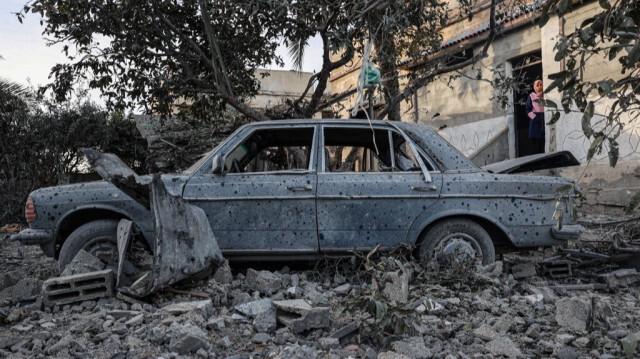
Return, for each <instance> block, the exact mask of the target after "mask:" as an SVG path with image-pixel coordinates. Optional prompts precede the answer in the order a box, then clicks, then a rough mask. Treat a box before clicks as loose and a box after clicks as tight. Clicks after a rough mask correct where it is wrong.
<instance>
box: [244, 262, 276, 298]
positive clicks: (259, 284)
mask: <svg viewBox="0 0 640 359" xmlns="http://www.w3.org/2000/svg"><path fill="white" fill-rule="evenodd" d="M247 284H248V285H249V287H250V288H251V289H253V290H257V291H259V292H262V293H267V294H271V293H273V292H276V291H277V290H279V289H281V288H282V279H281V278H280V277H278V276H276V275H275V274H273V273H271V272H269V271H266V270H262V271H257V270H254V269H252V268H249V270H247Z"/></svg>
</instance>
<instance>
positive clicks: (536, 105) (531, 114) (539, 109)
mask: <svg viewBox="0 0 640 359" xmlns="http://www.w3.org/2000/svg"><path fill="white" fill-rule="evenodd" d="M529 96H530V97H531V107H532V108H533V111H531V112H529V113H528V114H527V115H528V116H529V118H530V119H532V120H533V119H534V118H536V114H535V113H536V112H544V106H543V105H542V104H541V103H538V101H537V100H544V95H542V96H538V94H537V93H535V92H532V93H531V95H529Z"/></svg>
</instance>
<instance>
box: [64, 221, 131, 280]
mask: <svg viewBox="0 0 640 359" xmlns="http://www.w3.org/2000/svg"><path fill="white" fill-rule="evenodd" d="M117 231H118V220H116V219H102V220H98V221H92V222H88V223H85V224H83V225H82V226H80V227H78V228H77V229H76V230H75V231H73V232H72V233H71V234H70V235H69V237H67V240H66V241H65V242H64V243H63V244H62V248H61V249H60V256H59V257H58V266H59V267H60V273H62V271H64V268H65V267H66V266H67V264H69V263H70V262H71V261H72V260H73V258H75V256H76V254H78V252H79V251H80V249H84V250H85V251H87V252H88V253H90V254H92V255H93V256H95V257H97V258H98V259H100V260H101V261H103V262H105V263H106V264H107V265H112V264H114V263H115V264H117V262H118V241H117Z"/></svg>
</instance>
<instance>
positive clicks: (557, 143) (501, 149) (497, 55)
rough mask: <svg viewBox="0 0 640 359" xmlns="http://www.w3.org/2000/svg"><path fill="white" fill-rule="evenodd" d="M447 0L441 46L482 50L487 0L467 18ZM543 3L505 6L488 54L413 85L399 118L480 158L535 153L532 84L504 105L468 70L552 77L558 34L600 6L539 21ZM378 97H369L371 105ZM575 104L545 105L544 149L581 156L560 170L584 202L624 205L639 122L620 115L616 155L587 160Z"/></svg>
mask: <svg viewBox="0 0 640 359" xmlns="http://www.w3.org/2000/svg"><path fill="white" fill-rule="evenodd" d="M450 4H451V5H450V11H451V16H450V19H451V21H450V22H449V23H448V25H447V26H446V27H445V28H443V29H442V36H443V44H442V51H446V52H448V53H455V54H459V55H460V56H462V57H465V56H472V55H473V54H476V53H478V52H479V51H481V47H482V46H483V45H484V41H485V40H486V37H487V35H488V33H489V31H488V30H489V4H490V1H479V2H478V3H477V4H476V5H475V7H474V10H473V16H472V17H471V20H469V16H468V14H464V13H462V12H460V11H459V10H458V9H457V8H456V7H455V6H456V5H454V4H457V2H455V1H453V2H451V3H450ZM541 5H542V3H541V2H535V3H531V4H530V5H528V6H520V7H518V9H515V10H513V11H510V12H508V14H507V16H506V17H505V18H504V19H502V20H501V25H502V26H503V29H504V31H503V32H502V33H500V34H498V36H496V38H495V40H494V41H493V43H492V44H491V46H490V47H489V51H488V57H486V58H485V59H484V60H482V61H481V62H480V63H477V64H475V65H472V66H468V67H467V68H464V69H462V70H461V71H460V73H456V74H449V75H444V76H442V77H440V78H439V79H437V80H435V81H433V82H431V83H429V84H428V85H427V86H425V87H423V88H421V89H419V90H418V91H417V93H416V94H415V95H414V97H413V98H412V99H410V100H409V101H406V102H403V103H402V111H401V113H402V116H403V121H412V122H418V123H421V124H425V125H428V126H430V127H432V128H434V129H436V130H437V131H438V132H439V134H440V135H441V136H443V137H444V138H446V139H447V140H448V141H449V142H451V143H452V144H453V145H454V146H456V147H457V148H458V149H459V150H460V151H461V152H463V153H464V154H465V155H466V156H468V157H469V158H471V159H472V160H473V161H474V162H475V163H476V164H478V165H481V166H482V165H485V164H489V163H493V162H497V161H502V160H505V159H511V158H516V157H521V156H525V155H529V154H534V153H536V152H537V150H536V148H535V147H534V146H533V144H532V142H531V141H530V139H529V138H528V125H529V118H528V117H527V115H526V112H525V102H526V98H527V96H528V95H529V93H531V92H532V86H527V88H526V89H523V90H522V91H518V92H513V91H512V92H511V93H508V94H507V103H506V106H504V107H503V106H501V104H500V103H498V101H495V100H494V99H493V98H494V96H495V95H496V90H495V89H494V87H493V85H492V84H491V83H490V82H488V81H478V80H475V79H474V78H475V77H476V75H477V73H478V71H480V72H481V73H482V78H483V79H487V80H490V81H491V80H494V79H495V77H496V76H503V77H505V78H508V77H514V76H518V77H520V78H521V79H524V82H525V83H527V84H531V85H533V82H534V81H535V80H536V79H542V80H543V81H545V82H547V83H550V82H551V81H549V80H547V76H548V75H549V74H552V73H555V72H558V71H560V70H561V69H562V66H564V64H563V62H562V61H556V60H555V59H554V56H555V52H554V45H555V44H556V41H557V40H558V39H559V38H561V37H562V36H563V34H564V35H569V34H571V33H572V32H573V31H574V30H575V29H576V28H577V27H578V26H579V25H580V24H581V23H582V21H584V20H585V19H588V18H589V17H592V16H593V15H594V14H597V13H598V12H599V11H601V10H602V9H601V7H600V5H599V4H598V2H597V1H590V2H587V3H583V4H575V5H574V7H576V9H575V10H574V11H573V12H571V13H570V14H567V15H565V16H564V21H563V19H560V18H558V17H557V16H554V17H552V18H551V19H550V20H549V21H548V22H547V24H546V25H545V26H543V27H539V26H538V22H537V16H538V14H539V11H540V8H541ZM354 63H355V65H353V66H351V67H350V68H343V69H340V70H339V71H336V72H335V74H333V75H332V78H331V81H332V88H333V89H334V92H335V93H339V92H341V91H343V90H346V89H349V88H350V87H351V86H355V83H356V82H357V77H358V73H359V62H354ZM405 63H407V65H406V66H405V67H404V71H412V67H411V66H412V65H411V62H407V61H405ZM461 75H462V76H461ZM620 76H621V71H620V65H619V63H618V61H609V60H608V59H605V58H604V55H603V56H602V57H599V58H598V57H594V58H592V59H590V60H589V62H588V63H587V66H586V68H585V77H586V79H587V80H591V81H593V80H596V81H598V80H604V79H606V78H613V79H616V78H619V77H620ZM545 97H546V98H547V99H549V100H553V101H555V102H556V103H558V104H559V103H560V98H561V94H560V93H558V92H557V91H553V92H551V93H548V94H545ZM380 100H381V99H378V101H380ZM354 103H355V99H354V98H351V99H349V100H348V101H347V102H346V103H345V106H344V108H345V110H344V112H342V116H343V117H351V115H352V113H351V112H348V111H346V110H348V109H350V108H351V107H352V106H353V104H354ZM376 103H377V102H376V101H374V108H375V106H376ZM610 105H611V103H610V102H607V101H605V100H602V101H599V102H597V103H596V111H595V113H596V115H595V116H594V118H593V119H592V123H597V122H598V121H599V120H601V119H602V118H603V117H602V116H599V115H597V114H598V113H605V111H606V109H607V106H610ZM574 110H575V111H573V112H571V113H570V114H564V113H562V114H561V117H560V120H559V121H558V122H556V123H555V124H554V125H548V124H547V123H548V122H549V120H550V119H551V115H552V113H551V111H549V110H547V111H546V112H545V141H544V142H545V143H544V144H545V146H544V151H545V152H553V151H564V150H568V151H571V152H572V153H573V154H574V156H575V157H576V158H577V159H578V160H579V161H580V162H581V164H582V165H581V166H579V167H572V168H566V169H563V170H560V172H559V174H560V175H562V176H564V177H568V178H573V179H575V180H576V181H577V182H578V184H579V185H580V186H581V187H582V189H583V190H584V191H585V193H586V195H587V199H588V202H589V203H591V204H595V205H605V206H623V205H625V204H626V203H627V202H628V200H629V198H630V197H631V195H633V193H635V192H637V191H640V152H639V151H638V150H639V148H638V147H639V146H640V124H638V123H637V121H632V120H631V119H630V118H623V119H622V121H623V122H624V124H625V127H624V131H623V133H622V134H621V136H620V137H619V139H618V142H619V145H620V148H619V153H620V159H619V161H618V164H617V165H616V167H614V168H611V167H610V166H609V160H608V156H607V153H606V151H603V153H601V154H598V155H596V156H595V157H594V158H593V160H592V161H591V163H589V164H588V165H587V151H588V149H589V147H590V145H591V141H590V140H589V139H588V138H586V137H585V136H584V134H583V132H582V128H581V119H582V115H583V114H582V113H581V112H580V111H579V110H578V109H577V108H575V109H574Z"/></svg>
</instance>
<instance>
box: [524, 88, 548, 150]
mask: <svg viewBox="0 0 640 359" xmlns="http://www.w3.org/2000/svg"><path fill="white" fill-rule="evenodd" d="M533 91H534V92H532V93H531V94H530V95H529V97H527V107H526V111H527V116H529V119H530V121H529V138H530V139H531V141H532V142H533V145H534V148H535V150H536V153H544V106H543V105H542V103H541V102H540V101H542V100H543V99H544V95H543V88H542V80H536V81H535V82H534V83H533Z"/></svg>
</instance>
